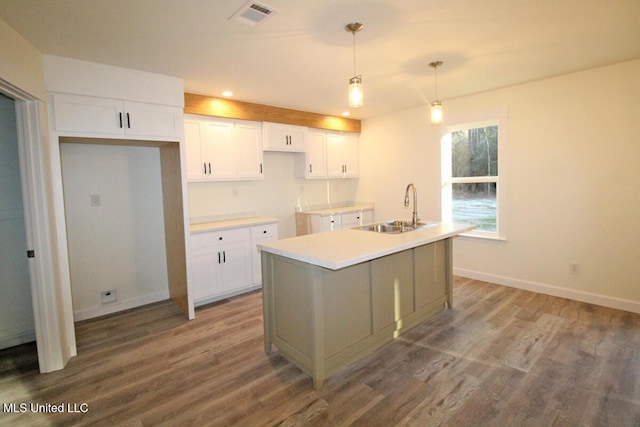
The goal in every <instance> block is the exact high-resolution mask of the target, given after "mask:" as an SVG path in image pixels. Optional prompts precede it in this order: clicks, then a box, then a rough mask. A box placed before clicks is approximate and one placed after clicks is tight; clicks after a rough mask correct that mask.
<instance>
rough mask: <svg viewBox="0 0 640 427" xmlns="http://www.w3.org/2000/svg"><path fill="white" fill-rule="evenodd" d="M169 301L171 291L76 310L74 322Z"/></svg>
mask: <svg viewBox="0 0 640 427" xmlns="http://www.w3.org/2000/svg"><path fill="white" fill-rule="evenodd" d="M166 299H169V290H166V291H161V292H156V293H153V294H148V295H141V296H138V297H136V298H131V299H128V300H124V301H118V302H114V303H111V304H105V305H101V306H96V307H91V308H86V309H84V310H76V311H74V312H73V317H74V321H76V322H79V321H81V320H87V319H91V318H93V317H98V316H104V315H105V314H111V313H117V312H118V311H123V310H128V309H130V308H134V307H140V306H141V305H145V304H151V303H154V302H158V301H164V300H166Z"/></svg>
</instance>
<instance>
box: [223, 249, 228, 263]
mask: <svg viewBox="0 0 640 427" xmlns="http://www.w3.org/2000/svg"><path fill="white" fill-rule="evenodd" d="M222 262H227V253H226V252H225V251H222Z"/></svg>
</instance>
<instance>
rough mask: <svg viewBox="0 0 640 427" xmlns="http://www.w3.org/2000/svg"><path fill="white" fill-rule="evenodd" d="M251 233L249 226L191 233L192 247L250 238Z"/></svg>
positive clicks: (196, 247)
mask: <svg viewBox="0 0 640 427" xmlns="http://www.w3.org/2000/svg"><path fill="white" fill-rule="evenodd" d="M250 238H251V233H250V232H249V229H248V228H233V229H229V230H214V231H207V232H205V233H194V234H192V235H191V247H192V248H193V249H198V248H206V247H209V246H218V245H223V244H226V243H232V242H241V241H243V240H249V239H250Z"/></svg>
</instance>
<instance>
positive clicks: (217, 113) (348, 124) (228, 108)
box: [184, 93, 360, 133]
mask: <svg viewBox="0 0 640 427" xmlns="http://www.w3.org/2000/svg"><path fill="white" fill-rule="evenodd" d="M184 113H185V114H199V115H203V116H214V117H224V118H229V119H240V120H250V121H256V122H271V123H281V124H286V125H294V126H302V127H308V128H316V129H326V130H334V131H342V132H353V133H360V120H356V119H349V118H346V117H338V116H329V115H325V114H317V113H310V112H307V111H300V110H292V109H289V108H281V107H273V106H271V105H262V104H253V103H250V102H242V101H235V100H231V99H224V98H216V97H213V96H205V95H196V94H193V93H185V94H184Z"/></svg>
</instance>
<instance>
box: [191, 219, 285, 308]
mask: <svg viewBox="0 0 640 427" xmlns="http://www.w3.org/2000/svg"><path fill="white" fill-rule="evenodd" d="M277 238H278V225H277V224H276V223H273V224H264V225H253V226H242V227H238V228H231V229H224V230H213V231H204V232H197V233H192V234H191V269H192V271H191V273H192V292H193V300H194V302H195V305H202V304H207V303H209V302H213V301H216V300H219V299H223V298H227V297H230V296H233V295H237V294H241V293H243V292H247V291H250V290H253V289H256V288H258V287H260V285H261V283H262V273H261V264H260V252H259V251H258V248H257V244H258V242H260V241H268V240H276V239H277Z"/></svg>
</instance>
